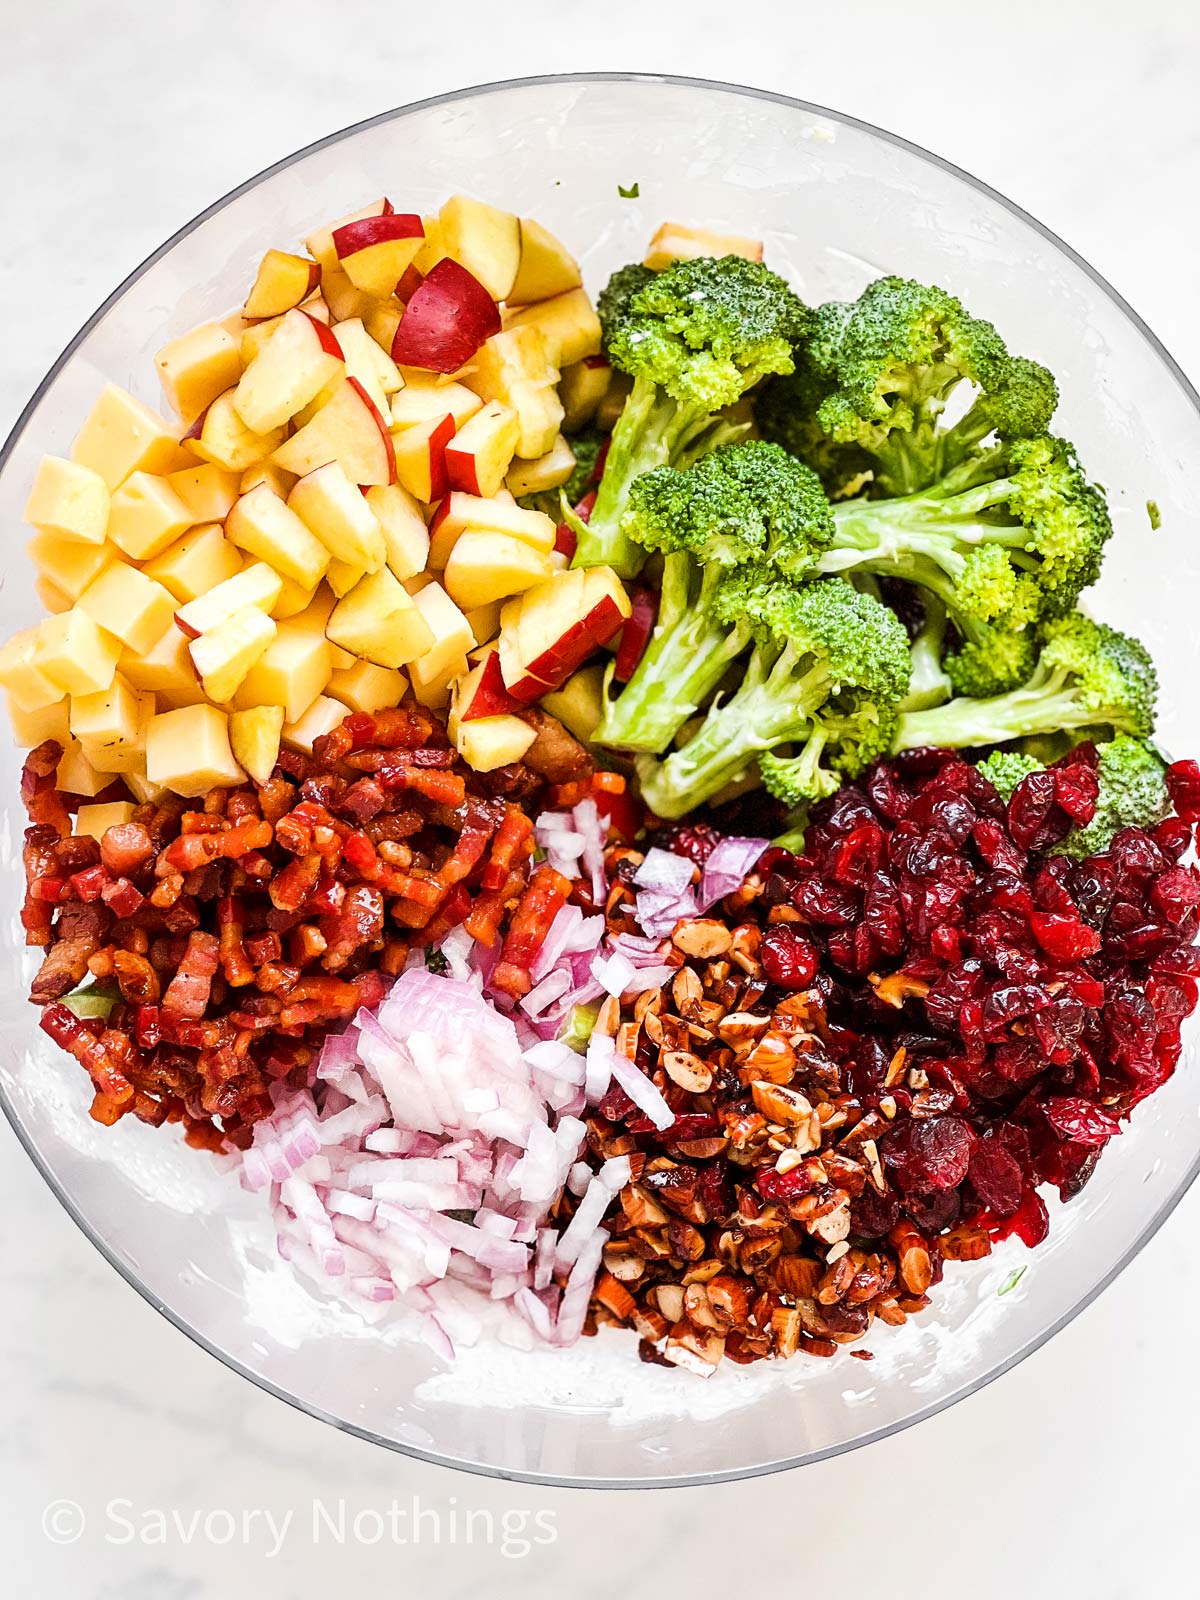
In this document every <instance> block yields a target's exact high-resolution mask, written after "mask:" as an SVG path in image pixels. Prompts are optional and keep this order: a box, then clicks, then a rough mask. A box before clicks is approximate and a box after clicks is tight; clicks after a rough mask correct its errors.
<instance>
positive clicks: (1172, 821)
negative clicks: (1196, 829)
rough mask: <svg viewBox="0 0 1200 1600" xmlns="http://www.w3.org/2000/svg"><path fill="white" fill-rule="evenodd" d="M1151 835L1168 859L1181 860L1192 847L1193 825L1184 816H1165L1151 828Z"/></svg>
mask: <svg viewBox="0 0 1200 1600" xmlns="http://www.w3.org/2000/svg"><path fill="white" fill-rule="evenodd" d="M1150 837H1151V838H1152V839H1153V840H1154V842H1155V844H1156V845H1157V846H1158V848H1159V849H1160V850H1161V851H1162V853H1163V855H1165V856H1166V858H1167V860H1168V861H1180V860H1182V858H1183V857H1184V856H1185V855H1187V853H1188V851H1189V850H1190V849H1191V847H1192V825H1191V823H1190V822H1185V821H1184V820H1183V818H1182V817H1164V818H1163V820H1162V821H1161V822H1159V823H1156V824H1155V826H1154V827H1153V828H1151V830H1150Z"/></svg>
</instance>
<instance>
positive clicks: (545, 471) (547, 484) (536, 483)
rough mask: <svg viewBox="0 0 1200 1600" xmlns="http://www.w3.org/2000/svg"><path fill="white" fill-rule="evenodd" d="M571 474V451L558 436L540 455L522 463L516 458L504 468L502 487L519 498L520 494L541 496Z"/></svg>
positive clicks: (573, 460) (564, 480)
mask: <svg viewBox="0 0 1200 1600" xmlns="http://www.w3.org/2000/svg"><path fill="white" fill-rule="evenodd" d="M574 471H575V452H574V450H572V449H571V446H570V445H569V444H568V443H567V441H566V439H564V438H563V436H562V434H561V433H560V434H559V436H558V438H557V439H555V441H554V444H553V446H552V447H551V449H549V450H547V452H546V454H545V455H544V456H537V457H536V458H535V459H534V460H532V461H526V460H525V459H524V458H523V457H521V456H518V457H517V458H516V459H515V460H514V461H513V463H512V465H511V466H510V467H509V469H508V475H507V476H506V477H505V480H504V487H505V488H506V489H507V490H508V491H509V492H510V493H511V494H515V495H517V496H518V497H520V496H521V495H523V494H545V492H546V491H547V490H548V489H557V488H559V487H560V486H561V485H562V484H564V483H566V482H567V480H568V479H569V478H570V476H571V474H572V473H573V472H574Z"/></svg>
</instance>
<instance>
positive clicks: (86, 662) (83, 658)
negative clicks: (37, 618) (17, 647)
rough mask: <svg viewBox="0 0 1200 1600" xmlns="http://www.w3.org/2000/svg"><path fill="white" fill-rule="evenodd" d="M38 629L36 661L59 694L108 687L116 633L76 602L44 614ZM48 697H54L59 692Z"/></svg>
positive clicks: (118, 650) (116, 652) (117, 648)
mask: <svg viewBox="0 0 1200 1600" xmlns="http://www.w3.org/2000/svg"><path fill="white" fill-rule="evenodd" d="M37 631H38V639H37V648H36V650H35V652H34V660H35V663H36V665H37V666H38V667H39V668H40V670H41V671H42V672H43V673H44V674H45V676H46V677H47V678H48V679H49V680H50V682H51V683H52V684H55V685H56V686H57V688H58V692H59V694H95V693H96V692H97V690H100V689H107V688H108V686H109V684H110V683H111V682H112V681H113V676H114V674H115V673H116V670H117V661H118V659H119V657H120V654H121V641H120V639H118V638H117V636H116V634H115V633H110V632H109V631H108V630H107V629H106V628H102V627H100V625H99V623H97V622H96V621H95V620H94V619H93V618H92V617H90V616H89V615H88V613H87V612H86V611H81V610H80V608H79V607H78V606H72V608H71V610H70V611H64V612H63V613H62V614H61V615H60V616H57V617H47V618H45V620H44V621H43V622H41V623H39V624H38V630H37ZM9 687H10V688H11V685H10V686H9ZM49 698H50V699H54V700H57V699H58V694H54V695H51V696H50V697H49Z"/></svg>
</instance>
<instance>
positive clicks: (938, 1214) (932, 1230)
mask: <svg viewBox="0 0 1200 1600" xmlns="http://www.w3.org/2000/svg"><path fill="white" fill-rule="evenodd" d="M959 1181H960V1182H961V1179H960V1180H959ZM904 1209H905V1211H907V1212H908V1215H909V1217H910V1218H911V1219H912V1221H913V1222H915V1223H916V1225H917V1227H918V1228H920V1230H921V1232H922V1233H928V1234H938V1233H942V1232H944V1231H945V1229H947V1228H952V1227H953V1226H954V1224H955V1223H956V1222H957V1221H958V1219H959V1217H961V1216H962V1199H961V1198H960V1196H959V1192H958V1190H957V1189H935V1190H934V1191H933V1193H932V1194H910V1195H907V1196H906V1197H905V1200H904Z"/></svg>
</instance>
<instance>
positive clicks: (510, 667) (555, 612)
mask: <svg viewBox="0 0 1200 1600" xmlns="http://www.w3.org/2000/svg"><path fill="white" fill-rule="evenodd" d="M629 613H630V604H629V599H628V597H627V595H626V594H625V590H624V588H623V587H622V585H621V582H620V579H619V578H617V576H616V574H615V573H614V572H613V571H612V568H611V567H591V568H588V569H587V571H572V572H563V573H559V574H556V575H555V576H554V577H553V578H550V579H549V580H548V581H547V582H545V583H543V584H539V585H538V586H537V587H536V588H534V589H531V590H529V591H528V592H527V593H525V594H523V595H522V596H521V601H520V604H519V606H518V607H516V608H515V617H514V616H512V615H509V614H506V615H505V617H504V621H503V623H502V626H501V631H500V666H501V669H502V671H503V673H504V681H505V684H506V686H507V687H508V690H509V692H510V693H511V694H512V695H514V696H515V697H516V698H517V699H518V700H520V701H522V702H528V701H531V700H537V699H540V698H541V696H542V695H544V694H545V693H546V691H547V689H557V688H558V687H560V685H562V684H563V683H565V682H566V680H567V679H568V678H569V677H570V676H571V674H572V673H573V672H575V670H576V669H577V668H578V667H580V666H581V665H582V664H583V662H584V661H586V660H587V658H588V656H590V655H591V654H592V653H593V652H594V651H595V650H597V649H599V648H600V647H601V646H602V645H604V644H607V643H608V641H609V640H610V639H612V638H613V637H614V636H615V634H616V633H617V631H618V630H619V629H620V627H621V624H622V623H623V621H624V620H625V618H626V617H627V616H628V615H629ZM514 621H515V627H514V625H513V624H514Z"/></svg>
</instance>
